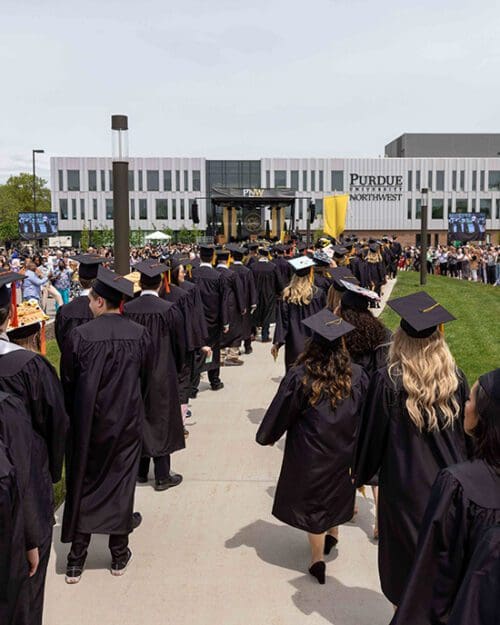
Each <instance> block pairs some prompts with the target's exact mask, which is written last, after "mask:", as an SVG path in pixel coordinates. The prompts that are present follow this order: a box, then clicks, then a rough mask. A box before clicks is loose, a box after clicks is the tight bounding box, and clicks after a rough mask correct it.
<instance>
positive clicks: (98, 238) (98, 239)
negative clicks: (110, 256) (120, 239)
mask: <svg viewBox="0 0 500 625" xmlns="http://www.w3.org/2000/svg"><path fill="white" fill-rule="evenodd" d="M113 240H114V233H113V229H112V228H110V227H109V226H101V227H100V228H96V229H95V230H92V244H93V246H94V247H109V246H111V245H113Z"/></svg>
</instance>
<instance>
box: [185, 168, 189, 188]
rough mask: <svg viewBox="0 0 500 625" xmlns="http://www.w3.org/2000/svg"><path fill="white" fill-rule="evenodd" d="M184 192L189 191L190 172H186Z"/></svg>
mask: <svg viewBox="0 0 500 625" xmlns="http://www.w3.org/2000/svg"><path fill="white" fill-rule="evenodd" d="M184 191H189V171H188V170H187V169H185V170H184Z"/></svg>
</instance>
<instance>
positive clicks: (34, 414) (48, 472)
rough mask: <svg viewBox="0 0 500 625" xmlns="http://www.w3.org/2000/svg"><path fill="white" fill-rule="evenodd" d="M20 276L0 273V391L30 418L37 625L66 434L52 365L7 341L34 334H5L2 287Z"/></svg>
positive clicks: (33, 328)
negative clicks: (54, 488)
mask: <svg viewBox="0 0 500 625" xmlns="http://www.w3.org/2000/svg"><path fill="white" fill-rule="evenodd" d="M20 279H23V276H19V275H17V274H11V273H9V272H2V274H1V275H0V390H2V391H4V392H6V393H10V394H11V395H13V396H15V397H17V398H19V399H20V400H21V401H22V403H23V405H24V407H25V410H26V412H27V414H28V415H29V417H30V419H31V425H32V428H33V433H34V443H33V444H34V447H35V455H36V457H37V465H36V466H37V467H38V471H39V473H38V475H37V488H36V491H35V495H34V499H33V502H34V504H33V508H34V511H33V514H34V515H36V517H37V519H38V523H37V526H38V543H39V544H38V545H37V547H38V551H39V565H38V569H37V571H36V574H35V575H33V577H31V579H30V604H31V615H32V616H31V618H32V623H33V624H34V625H39V624H40V623H41V622H42V613H43V597H44V589H45V577H46V572H47V566H48V563H49V557H50V547H51V543H52V530H53V525H54V505H53V493H52V484H56V483H57V482H59V481H60V479H61V475H62V467H63V460H64V452H65V445H66V434H67V430H68V416H67V414H66V411H65V407H64V398H63V391H62V387H61V383H60V381H59V378H58V377H57V373H56V371H55V369H54V368H53V367H52V365H51V364H50V363H49V362H48V361H47V360H46V359H45V358H44V357H43V356H41V355H40V354H39V353H36V352H34V351H30V350H28V349H24V348H23V347H21V346H19V345H16V344H14V343H12V342H11V341H10V336H12V337H13V339H14V340H18V339H21V340H23V339H24V338H30V337H31V336H32V335H34V334H36V333H37V332H39V330H40V325H39V324H38V323H34V324H29V325H26V326H25V327H24V326H23V327H19V328H18V329H17V330H12V331H11V332H10V333H9V335H7V333H6V330H7V326H8V324H9V319H10V318H11V317H12V314H13V310H12V307H11V295H10V292H9V291H10V289H8V288H7V287H6V286H5V285H6V284H7V283H10V282H14V281H15V280H20Z"/></svg>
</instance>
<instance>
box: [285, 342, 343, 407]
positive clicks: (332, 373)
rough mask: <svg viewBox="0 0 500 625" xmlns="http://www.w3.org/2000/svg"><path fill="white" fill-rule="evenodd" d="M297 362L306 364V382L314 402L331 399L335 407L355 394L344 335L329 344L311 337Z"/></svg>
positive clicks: (332, 405)
mask: <svg viewBox="0 0 500 625" xmlns="http://www.w3.org/2000/svg"><path fill="white" fill-rule="evenodd" d="M296 364H298V365H303V366H304V368H305V375H304V377H303V378H302V384H303V385H304V387H305V391H306V394H307V395H308V397H309V403H310V404H311V406H316V404H318V403H319V402H320V401H321V400H322V399H327V400H328V401H329V402H330V405H331V407H332V408H335V407H336V406H337V404H339V403H340V402H342V401H343V400H344V399H347V398H348V397H349V395H350V394H351V380H352V367H351V359H350V358H349V353H348V351H347V349H346V348H345V343H344V338H343V337H342V338H340V339H337V340H336V341H333V342H332V343H330V344H329V345H327V344H326V343H320V342H318V341H315V340H313V339H309V340H308V341H307V342H306V346H305V349H304V351H303V352H302V354H301V355H300V356H299V357H298V359H297V362H296Z"/></svg>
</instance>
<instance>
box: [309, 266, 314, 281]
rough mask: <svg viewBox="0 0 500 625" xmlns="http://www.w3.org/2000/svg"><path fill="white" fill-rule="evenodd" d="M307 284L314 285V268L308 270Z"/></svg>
mask: <svg viewBox="0 0 500 625" xmlns="http://www.w3.org/2000/svg"><path fill="white" fill-rule="evenodd" d="M309 282H310V283H311V284H314V266H313V267H311V268H310V269H309Z"/></svg>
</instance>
